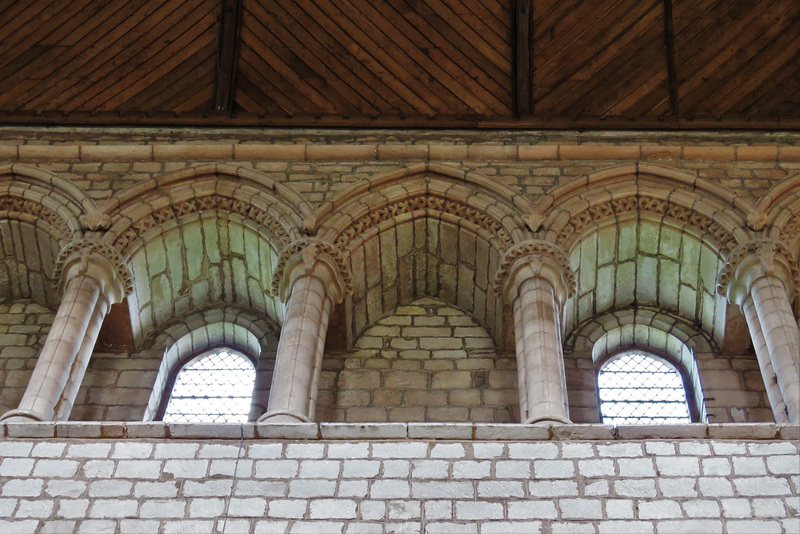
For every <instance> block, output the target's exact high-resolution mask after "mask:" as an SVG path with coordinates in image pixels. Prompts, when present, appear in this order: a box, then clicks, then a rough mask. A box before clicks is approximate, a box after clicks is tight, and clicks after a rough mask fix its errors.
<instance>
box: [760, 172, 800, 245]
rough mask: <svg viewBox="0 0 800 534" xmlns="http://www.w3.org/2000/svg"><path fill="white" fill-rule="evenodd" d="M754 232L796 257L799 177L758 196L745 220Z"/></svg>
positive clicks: (799, 228)
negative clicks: (778, 244) (775, 241)
mask: <svg viewBox="0 0 800 534" xmlns="http://www.w3.org/2000/svg"><path fill="white" fill-rule="evenodd" d="M749 222H750V226H751V227H752V228H753V229H754V230H763V231H764V232H765V233H766V235H767V237H770V238H772V239H778V240H781V241H783V242H784V243H786V244H787V245H788V246H789V248H790V249H791V251H792V252H793V253H794V254H795V255H796V256H797V255H798V253H800V174H796V175H794V176H790V177H788V178H786V179H784V180H781V181H780V182H778V183H777V184H776V185H774V186H773V187H772V188H771V189H770V190H769V191H767V193H766V194H765V195H764V196H762V197H761V198H760V199H759V200H758V202H757V203H756V206H755V208H754V210H753V213H752V215H751V216H750V219H749Z"/></svg>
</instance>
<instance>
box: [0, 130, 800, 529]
mask: <svg viewBox="0 0 800 534" xmlns="http://www.w3.org/2000/svg"><path fill="white" fill-rule="evenodd" d="M4 135H5V136H6V138H7V141H6V144H5V145H3V146H2V147H0V157H2V158H3V159H4V160H5V162H6V163H5V166H3V167H2V168H1V169H0V181H1V183H2V185H1V186H0V187H1V189H0V193H1V194H2V197H1V198H0V202H2V208H3V211H2V221H0V242H1V243H2V247H1V248H2V251H3V258H2V261H1V262H0V268H2V272H1V273H0V278H2V281H3V284H2V291H3V292H4V293H3V297H4V299H5V300H4V302H5V303H4V304H3V313H2V314H0V320H2V323H3V325H4V326H3V333H2V334H0V338H1V339H2V344H3V348H2V351H1V352H0V360H1V361H2V369H0V372H2V374H3V383H4V388H3V390H2V392H1V395H0V399H2V403H3V406H4V411H5V415H4V416H3V423H4V425H3V426H2V431H3V433H4V434H3V440H2V442H0V452H1V453H2V457H3V460H2V462H0V477H2V488H0V509H2V510H3V516H4V517H5V519H3V520H2V521H4V522H3V530H4V531H10V530H13V529H17V530H20V531H26V532H27V531H35V532H63V531H72V530H75V531H79V532H84V531H85V532H89V531H94V530H100V531H106V530H108V531H113V530H120V531H131V532H142V531H153V532H155V531H163V532H177V531H193V532H194V531H198V532H199V531H209V532H210V531H222V530H224V531H225V532H234V531H237V532H238V531H253V532H275V531H280V532H283V531H284V530H287V529H288V531H292V532H300V531H312V532H316V531H334V532H357V531H358V532H360V531H365V532H372V531H380V532H383V531H386V532H415V531H420V530H423V531H427V532H481V533H484V532H515V531H519V532H538V531H542V532H561V531H579V532H583V531H586V532H623V531H631V532H658V533H662V532H674V531H680V532H694V531H698V532H722V531H727V532H794V531H797V529H798V528H800V519H798V512H800V496H798V484H799V483H800V479H799V477H800V459H798V439H799V438H800V434H799V433H800V428H799V427H798V421H799V420H800V373H798V367H799V364H798V356H799V354H800V349H799V348H798V347H799V346H800V341H799V340H798V323H797V319H796V315H795V311H794V310H795V309H796V306H797V302H798V299H797V292H796V288H797V287H798V267H797V259H796V258H797V253H798V248H799V246H800V232H798V230H797V228H798V224H799V223H798V221H800V202H798V200H797V199H798V194H799V193H798V192H800V174H796V173H797V170H796V169H800V163H799V162H800V148H798V147H796V146H792V143H796V142H797V141H798V138H796V137H791V136H784V137H782V138H781V140H780V141H781V142H780V144H778V143H776V142H774V140H773V139H772V138H771V137H770V136H768V135H764V136H763V139H761V138H755V137H757V136H752V135H750V136H748V137H745V136H744V135H733V134H731V135H729V136H727V137H726V138H725V139H727V141H726V143H727V144H726V145H724V146H713V147H712V146H705V142H706V140H707V139H705V138H703V137H702V136H699V137H698V136H694V137H693V138H694V139H700V140H699V141H696V140H694V141H688V140H687V137H686V136H685V135H681V134H670V135H663V134H662V135H660V136H655V135H653V134H638V137H636V138H635V139H634V137H633V136H631V135H627V134H626V135H623V134H618V135H617V136H616V137H614V136H610V135H605V136H604V137H602V138H599V137H597V138H595V137H592V136H591V135H588V136H582V137H579V138H578V137H576V136H574V135H569V134H551V135H549V136H545V141H544V142H542V143H540V144H533V145H531V144H515V143H513V142H509V141H508V139H506V138H504V137H503V136H502V135H500V134H485V133H484V134H469V133H464V134H460V137H458V138H456V139H455V140H453V141H452V142H449V143H444V142H420V141H418V140H416V139H415V137H414V135H413V133H409V134H393V135H392V136H391V142H390V141H389V140H388V138H389V137H390V136H388V135H387V136H386V138H387V140H385V141H384V140H383V139H382V138H381V135H380V134H379V133H376V134H375V135H370V136H368V137H365V139H363V140H360V139H355V140H353V139H352V136H349V135H346V134H342V133H334V132H327V133H326V132H313V133H312V132H309V133H308V134H307V135H304V136H302V137H298V138H296V139H291V140H290V142H285V140H283V141H281V142H280V143H279V142H275V143H272V142H269V135H270V134H269V132H261V133H259V135H258V140H256V139H255V138H253V137H252V135H251V134H247V133H244V132H239V133H238V134H237V135H239V136H240V137H241V140H239V141H237V142H233V143H232V142H230V141H227V140H225V139H227V138H228V137H230V136H231V135H232V133H227V132H225V133H223V132H220V134H219V135H218V136H214V135H210V133H209V132H200V133H196V134H190V135H187V137H188V139H186V140H185V141H182V140H170V139H169V138H168V136H167V139H166V140H165V139H161V137H160V136H159V135H157V132H155V131H153V132H148V131H141V132H137V133H135V134H134V133H133V132H123V133H114V132H112V131H109V132H107V133H106V134H105V135H106V137H108V138H109V139H111V140H113V141H114V142H113V143H112V142H101V143H98V142H96V141H95V140H93V139H91V138H85V139H82V138H77V137H76V136H75V135H73V134H69V133H67V132H59V131H55V132H47V131H41V130H29V131H26V132H24V134H23V133H20V132H17V131H10V132H6V133H4ZM23 135H24V137H23ZM265 136H266V137H265ZM265 138H266V139H267V140H268V141H267V142H265V141H264V139H265ZM376 138H377V139H378V141H375V139H376ZM276 139H277V137H276ZM281 139H284V138H283V137H281ZM345 139H348V141H347V142H343V141H344V140H345ZM398 139H399V140H398ZM33 140H35V141H36V143H34V142H33ZM578 140H580V141H581V142H577V141H578ZM589 141H591V142H592V144H589ZM770 142H772V144H769V143H770ZM762 145H763V146H762ZM767 170H769V171H770V172H771V173H772V174H769V176H773V175H774V176H776V177H775V178H770V179H763V180H744V179H742V178H739V177H740V176H741V175H742V174H743V173H746V174H748V175H749V174H750V173H759V174H762V173H765V172H766V171H767ZM793 173H794V174H793ZM778 175H780V176H778ZM756 182H757V183H758V187H755V186H754V183H756ZM104 318H107V320H106V321H105V324H106V326H104V327H103V328H101V325H103V324H104ZM751 340H752V341H751ZM219 347H226V348H228V349H230V350H233V351H236V352H237V353H241V354H244V355H246V356H247V357H248V358H252V360H253V361H254V362H255V365H256V380H255V384H254V388H253V395H252V403H251V404H252V405H251V409H250V414H249V421H251V422H250V423H246V424H241V425H239V424H228V425H220V424H205V425H201V424H176V423H169V424H166V423H162V422H160V421H159V419H160V418H161V417H163V414H164V409H165V403H166V402H168V400H169V397H170V388H171V387H172V385H173V384H174V381H175V375H176V373H177V372H178V371H179V370H180V369H181V368H182V366H183V365H185V364H186V363H187V362H190V361H192V360H193V358H194V357H195V356H197V355H200V354H204V353H207V352H208V351H209V350H212V349H217V348H219ZM632 348H635V349H637V350H639V351H645V352H646V353H649V354H654V355H657V356H659V357H660V358H662V359H664V360H666V361H669V362H671V364H673V365H674V366H675V367H676V368H677V369H678V370H679V371H680V373H681V375H682V377H683V380H684V383H685V389H686V393H687V397H688V399H687V402H688V405H689V406H690V407H691V410H690V411H691V416H690V417H691V421H692V423H693V424H683V425H666V426H653V425H638V426H637V425H633V426H625V425H621V426H616V427H615V426H608V425H602V424H599V423H600V422H601V411H600V410H601V407H600V402H599V394H598V389H597V380H596V376H597V373H598V372H599V369H600V368H601V367H602V365H603V364H604V363H605V362H606V361H609V358H613V357H614V356H615V355H617V354H620V353H623V352H625V351H628V350H630V349H632ZM519 423H524V424H519ZM5 521H8V522H5Z"/></svg>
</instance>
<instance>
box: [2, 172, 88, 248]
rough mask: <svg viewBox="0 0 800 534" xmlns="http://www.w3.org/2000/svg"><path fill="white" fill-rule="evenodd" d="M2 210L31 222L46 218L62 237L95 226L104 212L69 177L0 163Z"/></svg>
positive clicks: (54, 230) (3, 214)
mask: <svg viewBox="0 0 800 534" xmlns="http://www.w3.org/2000/svg"><path fill="white" fill-rule="evenodd" d="M0 214H1V215H2V216H3V217H5V218H13V219H19V220H24V221H27V222H30V223H36V222H43V223H45V224H46V225H47V226H49V227H50V228H51V229H52V232H50V233H51V235H53V237H55V238H56V239H58V240H66V239H71V238H73V237H75V236H77V235H79V234H80V233H81V232H82V231H83V230H84V229H89V230H95V229H96V228H95V227H94V221H95V220H96V218H97V217H98V216H99V215H100V212H99V210H98V208H97V205H96V204H95V202H94V200H92V199H91V198H89V197H88V196H86V194H85V193H84V191H83V190H82V189H81V188H80V187H78V186H76V185H75V184H74V183H72V182H71V181H69V180H67V179H66V178H61V177H59V176H57V175H55V174H53V173H51V172H48V171H45V170H42V169H38V168H36V167H31V166H28V165H22V164H14V165H2V166H0Z"/></svg>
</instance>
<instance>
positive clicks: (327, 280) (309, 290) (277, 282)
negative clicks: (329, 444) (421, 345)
mask: <svg viewBox="0 0 800 534" xmlns="http://www.w3.org/2000/svg"><path fill="white" fill-rule="evenodd" d="M272 284H273V285H272V287H273V291H275V292H276V293H277V294H279V295H280V297H281V300H282V301H283V302H285V303H286V314H285V317H284V323H283V328H282V329H281V337H280V340H279V341H278V350H277V354H276V356H275V370H274V371H273V374H272V387H271V388H270V392H269V402H268V404H267V413H265V414H264V415H262V416H261V417H260V418H259V419H258V421H259V422H263V421H268V422H298V421H307V422H310V421H313V420H314V413H315V411H316V408H317V389H318V387H319V377H320V372H321V370H322V357H323V355H324V352H325V338H326V337H327V334H328V320H329V318H330V315H331V310H332V309H333V306H334V305H335V304H338V303H340V302H341V301H342V298H343V297H344V295H345V294H349V293H352V281H351V279H350V275H349V270H348V269H347V267H346V264H345V260H344V258H343V257H342V255H341V252H340V251H339V250H338V249H337V248H336V247H334V246H333V245H331V244H330V243H327V242H325V241H320V240H317V239H303V240H300V241H296V242H294V243H292V244H291V245H289V246H288V247H286V248H285V249H284V251H283V252H282V253H281V257H280V259H279V260H278V267H277V269H276V274H275V276H274V277H273V280H272Z"/></svg>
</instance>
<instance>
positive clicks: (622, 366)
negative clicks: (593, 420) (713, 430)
mask: <svg viewBox="0 0 800 534" xmlns="http://www.w3.org/2000/svg"><path fill="white" fill-rule="evenodd" d="M597 385H598V390H599V395H600V413H601V414H602V416H603V423H605V424H609V425H632V424H633V425H635V424H656V425H658V424H681V423H691V422H692V419H691V416H690V415H689V405H688V404H687V402H686V390H685V389H684V387H683V380H682V378H681V375H680V373H679V372H678V370H677V369H676V368H675V367H674V366H672V365H671V364H669V363H667V362H665V361H663V360H661V359H660V358H655V357H653V356H649V355H646V354H641V353H628V354H623V355H621V356H618V357H616V358H612V359H610V360H608V362H606V363H605V364H604V365H603V367H602V368H601V369H600V374H599V376H598V377H597Z"/></svg>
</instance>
